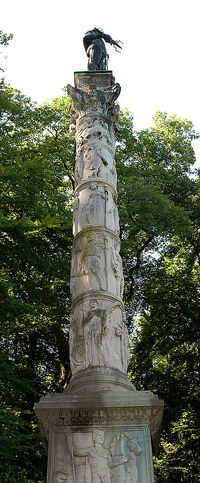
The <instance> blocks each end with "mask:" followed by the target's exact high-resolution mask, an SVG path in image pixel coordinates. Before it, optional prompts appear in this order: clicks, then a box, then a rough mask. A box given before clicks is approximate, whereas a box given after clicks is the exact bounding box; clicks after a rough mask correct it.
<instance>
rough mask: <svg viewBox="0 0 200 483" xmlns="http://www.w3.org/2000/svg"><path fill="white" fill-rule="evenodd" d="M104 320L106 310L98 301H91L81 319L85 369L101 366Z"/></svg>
mask: <svg viewBox="0 0 200 483" xmlns="http://www.w3.org/2000/svg"><path fill="white" fill-rule="evenodd" d="M106 318H107V310H106V308H101V307H100V306H99V302H98V301H96V300H91V301H90V303H89V310H88V311H87V313H86V314H84V315H83V317H82V326H83V331H84V340H85V347H86V349H85V361H86V367H88V366H89V367H91V366H102V360H103V354H102V335H103V329H104V321H105V319H106Z"/></svg>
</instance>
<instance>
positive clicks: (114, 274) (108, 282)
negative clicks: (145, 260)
mask: <svg viewBox="0 0 200 483" xmlns="http://www.w3.org/2000/svg"><path fill="white" fill-rule="evenodd" d="M102 211H103V210H102ZM93 216H94V215H93ZM119 249H120V247H119V242H118V240H117V239H116V238H115V237H111V236H109V234H108V233H107V232H94V231H88V232H87V233H85V234H84V233H80V236H78V237H77V238H76V239H75V240H74V247H73V250H72V263H71V279H70V289H71V294H72V298H73V299H75V298H76V297H78V296H80V295H83V294H85V293H87V292H90V291H99V290H100V291H107V292H110V293H112V294H113V295H116V296H117V297H120V298H122V296H123V271H122V261H121V257H120V254H119Z"/></svg>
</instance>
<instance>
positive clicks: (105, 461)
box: [35, 371, 163, 483]
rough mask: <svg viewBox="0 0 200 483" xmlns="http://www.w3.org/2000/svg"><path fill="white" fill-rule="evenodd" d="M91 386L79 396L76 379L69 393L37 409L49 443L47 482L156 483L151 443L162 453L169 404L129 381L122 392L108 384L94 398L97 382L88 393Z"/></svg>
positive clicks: (44, 401)
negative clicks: (161, 438)
mask: <svg viewBox="0 0 200 483" xmlns="http://www.w3.org/2000/svg"><path fill="white" fill-rule="evenodd" d="M97 372H98V371H97ZM119 372H120V371H119ZM91 373H92V371H90V377H92V378H93V377H94V375H95V371H93V376H91ZM118 376H119V375H118ZM88 377H89V375H87V374H85V378H86V380H87V383H88ZM99 377H100V378H101V377H102V374H101V376H100V374H99ZM124 377H125V378H126V376H124ZM110 378H111V379H110V380H111V381H112V384H113V377H111V375H110ZM122 379H123V378H122ZM79 381H80V380H79ZM85 382H86V381H84V378H83V380H82V383H83V385H82V391H81V390H80V392H79V393H78V379H77V380H76V378H74V381H73V380H72V383H70V385H69V388H68V391H66V392H64V393H63V394H52V395H47V396H45V397H44V398H42V399H41V400H40V402H39V403H37V404H36V405H35V411H36V414H37V417H38V419H39V421H40V425H41V430H42V432H43V434H44V436H45V437H46V438H47V440H48V476H47V482H48V483H61V482H63V481H66V482H68V483H69V482H70V483H72V482H73V483H84V482H87V483H101V482H102V483H131V482H132V483H153V481H154V480H153V465H152V454H151V438H152V442H153V446H154V448H155V449H156V446H157V443H158V441H159V434H160V427H161V420H162V412H163V401H160V400H159V399H158V397H157V396H155V395H154V394H153V393H152V392H150V391H136V390H135V388H134V386H132V385H131V384H130V383H129V382H128V383H127V381H126V384H127V385H126V384H125V382H124V388H123V389H122V385H121V384H119V385H118V390H117V381H115V383H116V385H115V390H114V391H113V390H109V387H110V385H109V384H108V385H107V386H106V385H105V380H104V385H103V391H100V390H99V391H98V390H96V391H95V392H92V391H91V389H92V387H94V385H93V382H94V381H93V382H92V383H91V385H89V391H88V393H86V390H85V389H86V385H84V383H85ZM96 382H97V385H96V387H97V388H98V387H99V389H100V386H98V380H97V381H96ZM107 383H108V381H107ZM101 384H102V380H101ZM112 384H111V385H112ZM125 386H126V389H125ZM105 387H107V390H105ZM80 389H81V388H80ZM150 436H151V438H150Z"/></svg>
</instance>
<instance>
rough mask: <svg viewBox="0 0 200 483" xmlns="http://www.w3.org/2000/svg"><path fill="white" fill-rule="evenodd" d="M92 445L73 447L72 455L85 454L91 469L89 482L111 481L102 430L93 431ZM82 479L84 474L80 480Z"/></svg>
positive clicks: (108, 455) (108, 459) (108, 456)
mask: <svg viewBox="0 0 200 483" xmlns="http://www.w3.org/2000/svg"><path fill="white" fill-rule="evenodd" d="M92 442H93V445H92V446H88V447H86V448H78V447H77V446H75V447H74V456H86V457H87V458H88V463H89V466H90V471H91V483H111V479H110V467H109V461H110V453H109V450H108V449H106V448H105V447H104V446H103V443H104V431H99V430H96V431H93V433H92ZM83 481H86V480H84V475H83V479H82V482H83Z"/></svg>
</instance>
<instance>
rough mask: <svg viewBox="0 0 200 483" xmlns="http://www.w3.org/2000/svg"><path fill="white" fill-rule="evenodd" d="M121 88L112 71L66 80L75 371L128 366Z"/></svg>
mask: <svg viewBox="0 0 200 483" xmlns="http://www.w3.org/2000/svg"><path fill="white" fill-rule="evenodd" d="M119 92H120V87H119V85H118V84H114V82H113V76H112V73H111V72H108V71H107V72H105V73H98V72H93V73H89V72H87V73H75V88H73V87H71V86H68V93H69V95H70V96H71V97H72V100H73V116H74V122H75V125H76V165H75V186H76V189H75V198H74V212H73V234H74V243H73V251H72V264H71V282H70V286H71V294H72V300H73V303H72V315H71V326H70V362H71V369H72V374H73V375H74V374H76V373H78V372H79V371H81V370H83V369H86V368H94V367H108V368H109V367H111V368H113V369H118V370H120V371H122V372H123V373H126V371H127V365H128V332H127V327H126V317H125V312H124V306H123V302H122V297H123V285H124V281H123V271H122V261H121V257H120V253H119V252H120V239H119V216H118V208H117V173H116V167H115V136H114V127H113V120H114V117H115V116H116V107H115V99H116V98H117V97H118V95H119Z"/></svg>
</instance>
